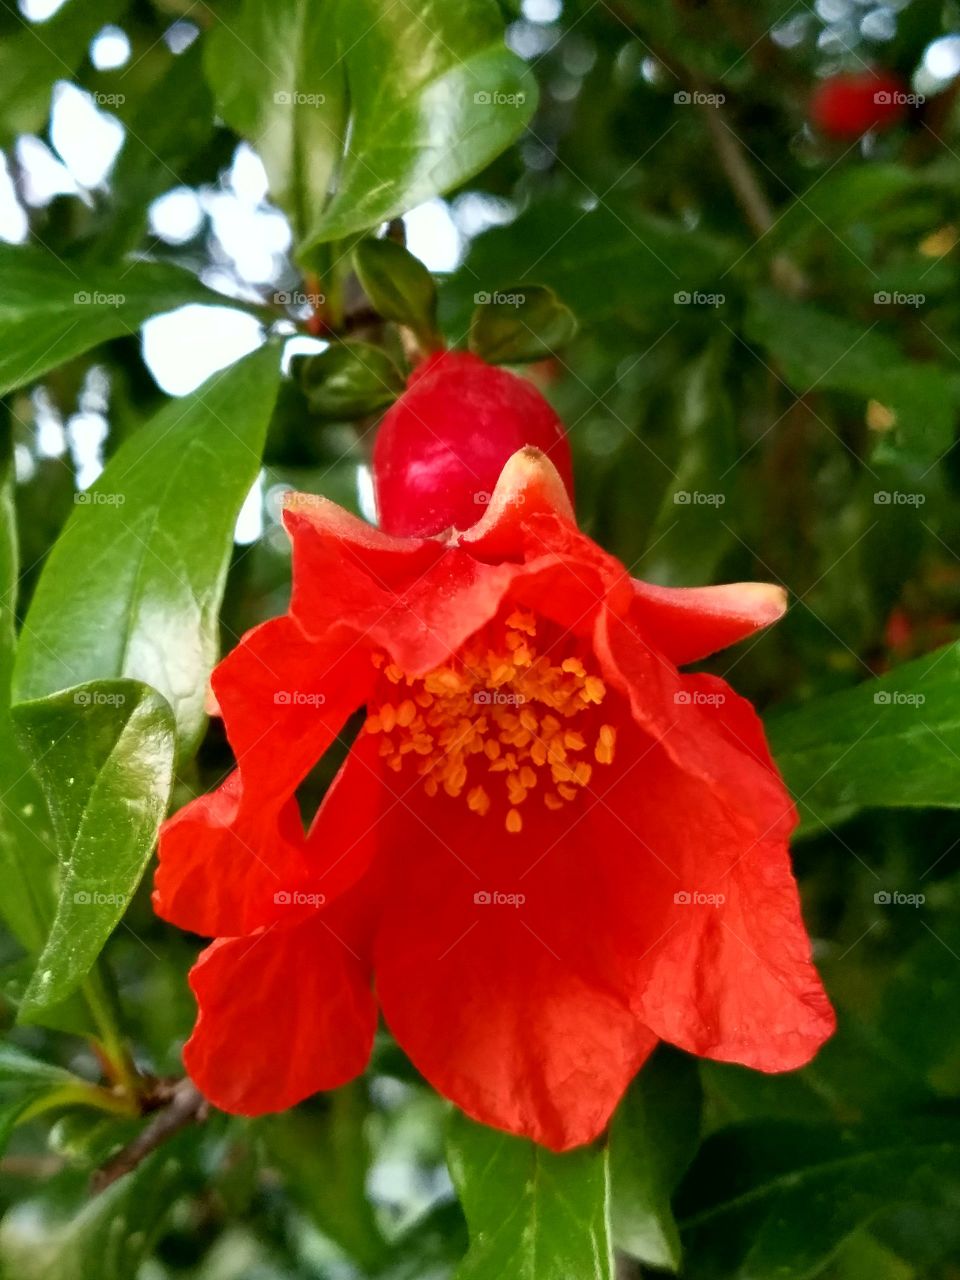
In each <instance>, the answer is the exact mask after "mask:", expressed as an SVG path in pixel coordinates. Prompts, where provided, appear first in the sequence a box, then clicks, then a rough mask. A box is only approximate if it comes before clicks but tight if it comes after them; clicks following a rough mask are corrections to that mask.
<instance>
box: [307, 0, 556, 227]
mask: <svg viewBox="0 0 960 1280" xmlns="http://www.w3.org/2000/svg"><path fill="white" fill-rule="evenodd" d="M335 23H336V35H337V41H338V46H339V49H340V51H341V56H342V58H343V61H344V65H345V67H346V72H347V83H348V86H349V100H350V121H349V133H348V135H347V136H348V143H347V147H346V151H345V154H344V156H343V159H342V162H341V166H340V170H339V176H338V180H337V186H336V191H335V193H334V195H333V198H332V200H331V201H330V203H329V204H328V205H327V207H326V209H325V210H324V212H323V215H322V217H321V218H320V220H319V223H318V225H317V226H316V229H315V231H314V234H313V236H312V237H311V242H316V241H321V240H335V239H342V238H343V237H345V236H348V235H351V234H353V233H355V232H358V231H363V230H365V229H367V228H369V227H373V226H375V225H376V224H377V223H380V222H383V221H385V220H386V219H388V218H391V217H393V216H394V215H396V214H399V213H404V212H405V211H406V210H408V209H412V208H414V206H416V205H418V204H422V203H423V201H425V200H429V199H430V198H431V197H433V196H436V195H440V194H442V193H444V192H446V191H450V190H452V189H453V188H454V187H457V186H459V185H460V184H461V183H462V182H465V181H466V180H467V178H471V177H473V175H474V174H476V173H479V172H480V170H481V169H483V168H484V167H485V166H486V165H488V164H489V163H490V161H491V160H493V159H494V158H495V157H496V156H498V155H499V154H500V152H501V151H504V150H506V148H507V147H508V146H509V145H510V143H511V142H513V141H514V140H515V139H516V138H517V137H518V136H519V134H520V133H521V132H522V130H523V129H524V127H525V126H526V123H527V121H528V120H529V119H530V117H531V115H532V114H533V110H534V107H535V105H536V97H537V89H536V81H535V80H534V78H533V75H532V74H531V72H530V71H529V69H528V68H527V67H526V66H525V65H524V63H523V62H522V61H521V59H520V58H518V57H517V56H516V54H514V53H511V52H510V51H509V50H508V49H507V48H506V46H505V44H504V41H503V19H502V16H501V14H500V10H499V7H498V5H497V3H496V0H423V2H422V3H419V4H417V5H416V6H413V5H409V4H405V3H403V4H396V5H388V6H384V5H383V4H382V3H380V0H340V2H338V4H337V5H336V9H335Z"/></svg>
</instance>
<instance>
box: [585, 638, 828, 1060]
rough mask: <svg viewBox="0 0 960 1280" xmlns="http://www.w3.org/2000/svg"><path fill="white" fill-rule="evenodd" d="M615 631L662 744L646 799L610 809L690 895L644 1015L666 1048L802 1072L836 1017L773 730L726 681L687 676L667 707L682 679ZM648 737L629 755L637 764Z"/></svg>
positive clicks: (658, 959)
mask: <svg viewBox="0 0 960 1280" xmlns="http://www.w3.org/2000/svg"><path fill="white" fill-rule="evenodd" d="M601 634H602V635H603V636H605V637H606V639H607V640H609V648H608V649H607V650H606V653H605V655H604V654H603V649H604V644H603V642H601V645H600V649H601V656H604V657H605V674H606V675H607V676H608V678H613V674H614V673H613V671H612V670H611V667H612V665H613V664H614V663H615V664H616V669H617V670H618V671H619V674H620V678H621V680H625V682H626V685H627V688H628V690H629V692H630V693H631V695H632V700H633V705H634V714H635V718H636V719H637V721H638V723H639V724H641V725H642V726H643V727H644V728H645V729H646V730H647V735H650V736H652V737H653V738H654V739H655V740H656V741H657V742H658V747H657V749H656V750H653V751H649V752H648V753H647V754H646V755H645V756H644V757H643V759H642V763H641V764H640V766H639V767H638V768H637V770H636V773H637V778H636V786H635V788H634V789H633V791H632V793H631V789H630V788H621V790H620V792H619V793H611V794H610V795H608V796H606V797H605V800H606V803H607V807H608V808H609V809H611V810H613V811H615V812H616V813H618V814H619V815H620V818H621V819H622V820H623V823H624V824H625V826H626V827H628V828H631V829H633V830H635V831H636V832H637V833H638V834H639V835H640V836H641V838H642V839H643V841H644V843H645V844H646V845H647V846H648V847H649V848H650V849H652V850H656V851H657V852H658V853H659V854H660V855H661V857H662V858H663V859H664V860H665V861H666V862H667V863H668V865H669V866H671V867H672V868H673V869H674V871H675V872H676V873H677V877H678V879H677V883H676V887H675V890H674V891H675V893H678V894H681V895H687V898H683V897H681V898H680V899H679V900H677V901H676V902H675V904H674V905H675V910H674V911H673V912H670V913H669V914H668V915H667V916H665V917H664V928H663V932H662V935H661V937H660V939H659V941H658V943H657V945H656V946H655V947H654V948H653V949H652V951H651V952H650V953H648V954H647V955H646V956H645V957H643V963H642V964H638V965H636V966H635V968H634V980H635V982H636V989H637V1000H636V1008H637V1011H638V1014H639V1016H640V1017H641V1018H642V1019H643V1021H644V1022H645V1023H646V1024H647V1025H648V1026H649V1027H651V1029H652V1030H654V1031H656V1033H657V1034H658V1035H659V1036H661V1037H662V1038H663V1039H665V1040H670V1041H671V1042H672V1043H674V1044H677V1045H679V1046H680V1047H681V1048H685V1049H689V1050H690V1051H691V1052H694V1053H697V1054H701V1055H703V1056H706V1057H713V1058H720V1059H723V1060H725V1061H733V1062H741V1063H744V1064H745V1065H748V1066H754V1067H759V1068H761V1069H763V1070H768V1071H783V1070H787V1069H789V1068H792V1067H796V1066H800V1065H802V1064H803V1063H804V1062H807V1061H808V1060H809V1059H810V1058H811V1057H812V1056H813V1054H814V1053H815V1052H816V1050H817V1049H818V1048H819V1046H820V1045H821V1044H822V1043H823V1041H824V1040H825V1039H827V1037H828V1036H829V1035H830V1034H831V1032H832V1031H833V1028H834V1017H833V1012H832V1010H831V1008H830V1004H829V1002H828V1000H827V997H826V995H825V993H824V991H823V987H822V985H821V983H820V979H819V977H818V976H817V973H816V970H815V969H814V968H813V965H812V963H811V952H810V943H809V939H808V937H807V934H806V930H805V929H804V925H803V920H802V918H801V915H800V904H799V897H798V893H797V887H796V882H795V880H794V877H793V873H792V870H791V866H790V858H789V853H788V847H787V840H788V837H789V834H790V831H791V830H792V828H793V826H794V824H795V821H796V814H795V810H794V808H793V804H792V802H791V800H790V797H789V795H788V793H787V790H786V788H785V787H784V785H783V782H782V780H781V779H780V777H779V775H778V773H777V771H776V769H775V767H774V765H773V762H772V760H771V759H770V754H769V751H768V749H767V746H766V743H765V741H764V737H763V731H762V728H761V726H760V722H759V720H758V718H757V716H756V714H755V713H754V711H753V709H752V707H750V704H749V703H747V702H746V701H745V700H744V699H742V698H739V697H738V696H737V695H736V694H735V693H734V692H733V691H732V690H731V689H730V688H729V686H728V685H726V684H725V683H724V682H723V681H722V680H718V679H716V678H715V677H709V676H691V677H683V678H681V679H680V680H679V681H678V683H677V685H676V686H675V688H676V693H675V694H674V698H673V699H671V700H670V701H669V702H665V701H664V698H663V693H664V690H665V689H669V687H670V683H671V682H670V681H669V679H666V678H664V679H662V680H659V681H658V679H657V671H656V668H655V667H652V666H651V665H650V662H649V657H648V655H646V654H645V653H644V652H643V649H642V646H640V645H638V644H637V642H636V641H635V639H634V638H633V637H632V636H631V635H630V633H629V631H628V630H627V628H625V627H624V626H623V625H621V624H618V623H616V622H612V623H610V622H609V621H608V622H607V624H606V625H605V627H603V628H601ZM658 683H659V684H660V689H659V690H658V689H657V684H658ZM651 703H654V704H656V706H658V708H659V709H658V710H651V709H650V708H651ZM671 716H672V721H671V722H670V723H666V722H667V721H668V720H669V718H670V717H671ZM645 740H646V741H649V737H647V736H646V735H644V736H640V735H638V736H637V737H636V739H635V741H634V742H633V743H628V742H627V741H624V742H623V743H621V744H620V746H619V747H618V750H626V752H627V753H628V755H629V756H631V757H632V758H634V759H636V758H638V757H639V756H640V755H641V753H642V752H643V750H644V741H645ZM698 895H700V897H699V898H698ZM717 895H720V896H721V897H722V901H716V900H715V899H717ZM687 899H689V900H687Z"/></svg>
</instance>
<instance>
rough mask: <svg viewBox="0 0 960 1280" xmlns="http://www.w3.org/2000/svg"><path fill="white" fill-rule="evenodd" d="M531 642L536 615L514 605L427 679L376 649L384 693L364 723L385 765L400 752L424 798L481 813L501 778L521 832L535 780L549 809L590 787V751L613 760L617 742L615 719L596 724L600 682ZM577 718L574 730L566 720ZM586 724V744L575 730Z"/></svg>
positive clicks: (514, 826)
mask: <svg viewBox="0 0 960 1280" xmlns="http://www.w3.org/2000/svg"><path fill="white" fill-rule="evenodd" d="M536 639H537V620H536V618H535V617H534V615H533V614H531V613H526V612H524V611H521V610H517V611H516V612H514V613H512V614H511V615H510V616H509V617H508V618H507V619H506V621H505V622H502V623H499V624H492V625H491V627H490V628H487V630H486V631H485V632H481V633H478V635H476V636H474V637H473V639H472V640H470V641H469V642H468V643H467V645H466V646H465V647H464V649H463V650H462V651H461V652H460V653H459V654H458V655H457V657H456V658H455V659H453V660H451V661H450V662H448V663H446V664H445V665H444V666H442V667H437V668H436V670H434V671H431V672H429V673H428V674H427V675H425V676H409V675H407V674H405V673H404V672H403V671H401V670H400V668H399V667H397V666H396V665H394V664H392V663H390V664H388V663H387V662H386V658H385V656H384V655H383V654H375V655H374V664H375V665H376V666H377V667H378V668H379V669H380V670H381V671H382V675H383V680H384V688H383V691H382V693H383V695H385V696H383V697H382V698H380V699H378V701H377V702H376V703H375V704H373V705H372V706H371V708H370V714H369V715H368V716H367V720H366V723H365V725H364V731H365V732H366V733H373V734H381V735H382V742H381V744H380V754H381V756H383V757H384V758H385V760H386V763H387V765H388V767H389V768H391V769H393V770H396V771H397V772H399V771H400V770H401V769H402V768H403V767H404V760H405V759H408V758H409V759H412V760H414V761H415V762H416V770H417V773H418V774H419V775H420V776H421V777H422V778H423V786H424V790H425V791H426V793H427V795H429V796H435V795H438V794H439V792H440V791H441V790H442V791H443V792H444V793H445V794H446V795H448V796H453V797H456V796H460V795H462V794H463V793H464V792H465V793H466V802H467V808H468V809H469V810H470V812H471V813H475V814H477V815H479V816H480V817H483V816H485V815H486V814H487V813H488V812H489V811H490V808H491V806H492V805H493V804H494V800H493V799H492V798H491V795H490V790H488V787H489V788H491V789H492V788H493V787H494V785H495V784H496V783H497V779H496V777H495V775H497V774H500V775H502V777H501V779H500V782H502V785H503V788H504V792H505V800H506V804H507V806H508V807H507V811H506V817H505V819H504V823H505V826H506V828H507V830H508V831H509V832H511V834H517V833H518V832H520V831H521V830H522V829H523V818H522V816H521V814H520V806H521V805H522V804H523V803H524V801H525V800H526V799H527V797H528V796H529V795H530V793H531V792H533V791H534V790H536V789H537V788H538V787H539V789H540V793H541V795H542V797H543V803H544V804H545V805H546V807H547V808H548V809H552V810H557V809H561V808H563V806H564V804H565V803H567V802H568V801H570V800H573V799H575V798H576V796H577V795H578V793H579V791H580V789H582V788H583V787H586V786H587V785H588V784H589V782H590V778H591V776H592V773H593V764H591V763H590V757H591V756H592V759H593V761H595V762H596V763H597V764H601V765H608V764H611V763H612V762H613V756H614V748H615V746H616V729H615V728H614V727H613V725H610V724H601V725H600V727H599V730H598V731H596V725H595V721H596V719H597V715H596V710H595V709H596V708H598V707H599V706H600V704H601V703H602V702H603V699H604V697H605V696H606V692H607V691H606V687H605V685H604V683H603V681H602V680H601V679H600V678H599V677H598V676H596V675H592V674H590V673H589V672H588V671H587V669H586V667H585V666H584V664H583V662H582V661H581V660H580V658H578V657H567V658H564V659H563V660H562V661H561V662H559V663H556V662H554V661H553V660H552V658H551V657H550V655H549V654H547V653H544V654H538V652H537V647H536ZM388 684H389V685H393V686H394V687H395V689H396V693H395V694H393V693H391V691H390V690H389V689H388V688H387V687H386V686H387V685H388ZM578 719H579V721H580V728H579V729H578V728H575V727H574V724H573V723H572V722H574V721H576V720H578ZM591 725H592V726H593V728H594V730H595V734H596V736H595V741H594V743H593V747H592V750H591V749H590V747H589V744H588V742H587V738H586V736H585V734H584V733H583V732H580V729H587V728H588V727H589V726H591ZM484 783H486V785H484Z"/></svg>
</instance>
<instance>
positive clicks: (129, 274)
mask: <svg viewBox="0 0 960 1280" xmlns="http://www.w3.org/2000/svg"><path fill="white" fill-rule="evenodd" d="M75 2H76V0H75ZM0 280H2V281H3V287H2V289H0V395H6V393H7V392H8V391H12V390H13V389H14V388H15V387H22V386H25V385H27V384H28V383H30V382H36V380H37V379H38V378H40V377H42V376H43V374H45V373H46V372H47V371H48V370H49V369H54V368H56V367H57V366H58V365H62V364H65V363H66V362H67V361H68V360H72V359H73V358H74V356H78V355H81V354H82V353H83V352H84V351H90V350H92V349H93V348H94V347H97V346H99V345H100V344H101V343H103V342H107V341H109V340H110V339H111V338H119V337H122V336H123V335H124V334H130V333H136V331H137V329H138V328H139V327H140V325H141V324H143V322H144V320H147V319H149V317H150V316H154V315H159V314H160V313H161V312H164V311H173V310H174V309H175V308H176V307H180V306H184V305H185V304H186V303H189V302H201V303H202V302H206V303H210V304H212V305H217V306H223V305H224V301H225V300H224V298H223V296H222V295H221V294H217V293H213V292H212V290H210V289H208V288H206V286H205V285H202V284H201V283H200V281H199V280H197V279H196V278H195V277H194V276H191V275H190V274H189V273H188V272H186V271H181V270H180V268H179V267H171V266H166V265H165V264H163V263H155V262H136V263H132V264H130V263H124V264H117V265H115V266H111V267H107V266H97V267H84V266H82V265H81V264H80V263H70V262H64V261H61V260H60V259H57V258H55V257H53V256H52V255H51V254H48V253H45V252H43V251H42V250H40V249H34V248H32V247H29V246H27V247H18V246H13V245H0Z"/></svg>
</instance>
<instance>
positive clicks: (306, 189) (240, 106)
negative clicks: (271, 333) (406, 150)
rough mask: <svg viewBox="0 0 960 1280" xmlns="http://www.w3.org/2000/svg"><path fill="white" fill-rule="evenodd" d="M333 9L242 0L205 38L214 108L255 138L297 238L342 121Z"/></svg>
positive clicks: (310, 227)
mask: <svg viewBox="0 0 960 1280" xmlns="http://www.w3.org/2000/svg"><path fill="white" fill-rule="evenodd" d="M335 11H336V0H243V3H242V4H241V5H240V9H239V12H238V13H236V14H230V15H229V17H227V18H224V19H223V20H222V21H220V22H219V23H218V25H217V26H216V28H215V29H214V31H213V32H212V33H211V35H210V37H209V40H208V42H207V53H206V70H207V78H208V79H209V81H210V85H211V87H212V88H213V91H214V95H215V97H216V101H217V108H218V110H219V112H220V114H221V115H222V117H223V119H224V120H226V122H227V124H228V125H230V127H231V128H232V129H234V130H235V131H236V132H237V133H239V134H240V135H241V136H242V137H244V138H247V139H248V140H249V141H250V142H251V143H252V144H253V145H254V146H255V147H256V149H257V153H258V154H259V156H260V158H261V159H262V160H263V163H264V167H265V168H266V170H267V177H268V180H269V183H270V192H271V195H272V196H273V199H274V200H275V201H276V203H277V204H278V205H279V206H280V207H281V208H282V209H283V210H284V211H285V212H286V213H287V214H288V215H289V217H290V221H291V222H292V224H293V227H294V234H295V237H296V240H297V241H298V242H300V241H303V240H304V239H307V238H309V237H311V236H312V235H313V234H314V233H315V231H316V229H317V226H318V223H319V219H320V216H321V213H322V211H323V206H324V203H325V201H326V197H327V192H328V190H329V188H330V184H331V181H332V179H333V177H334V174H335V172H336V168H337V164H338V162H339V158H340V152H341V148H342V139H343V135H344V132H345V129H346V94H345V86H344V77H343V69H342V66H341V62H340V58H339V56H338V50H337V47H336V44H335V41H334V34H333V28H334V15H335ZM356 23H357V25H356V27H355V29H354V35H353V38H354V39H355V38H356V34H357V32H358V31H361V30H362V29H363V27H364V26H365V25H366V22H365V21H363V20H362V19H361V17H360V16H359V15H357V17H356Z"/></svg>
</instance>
